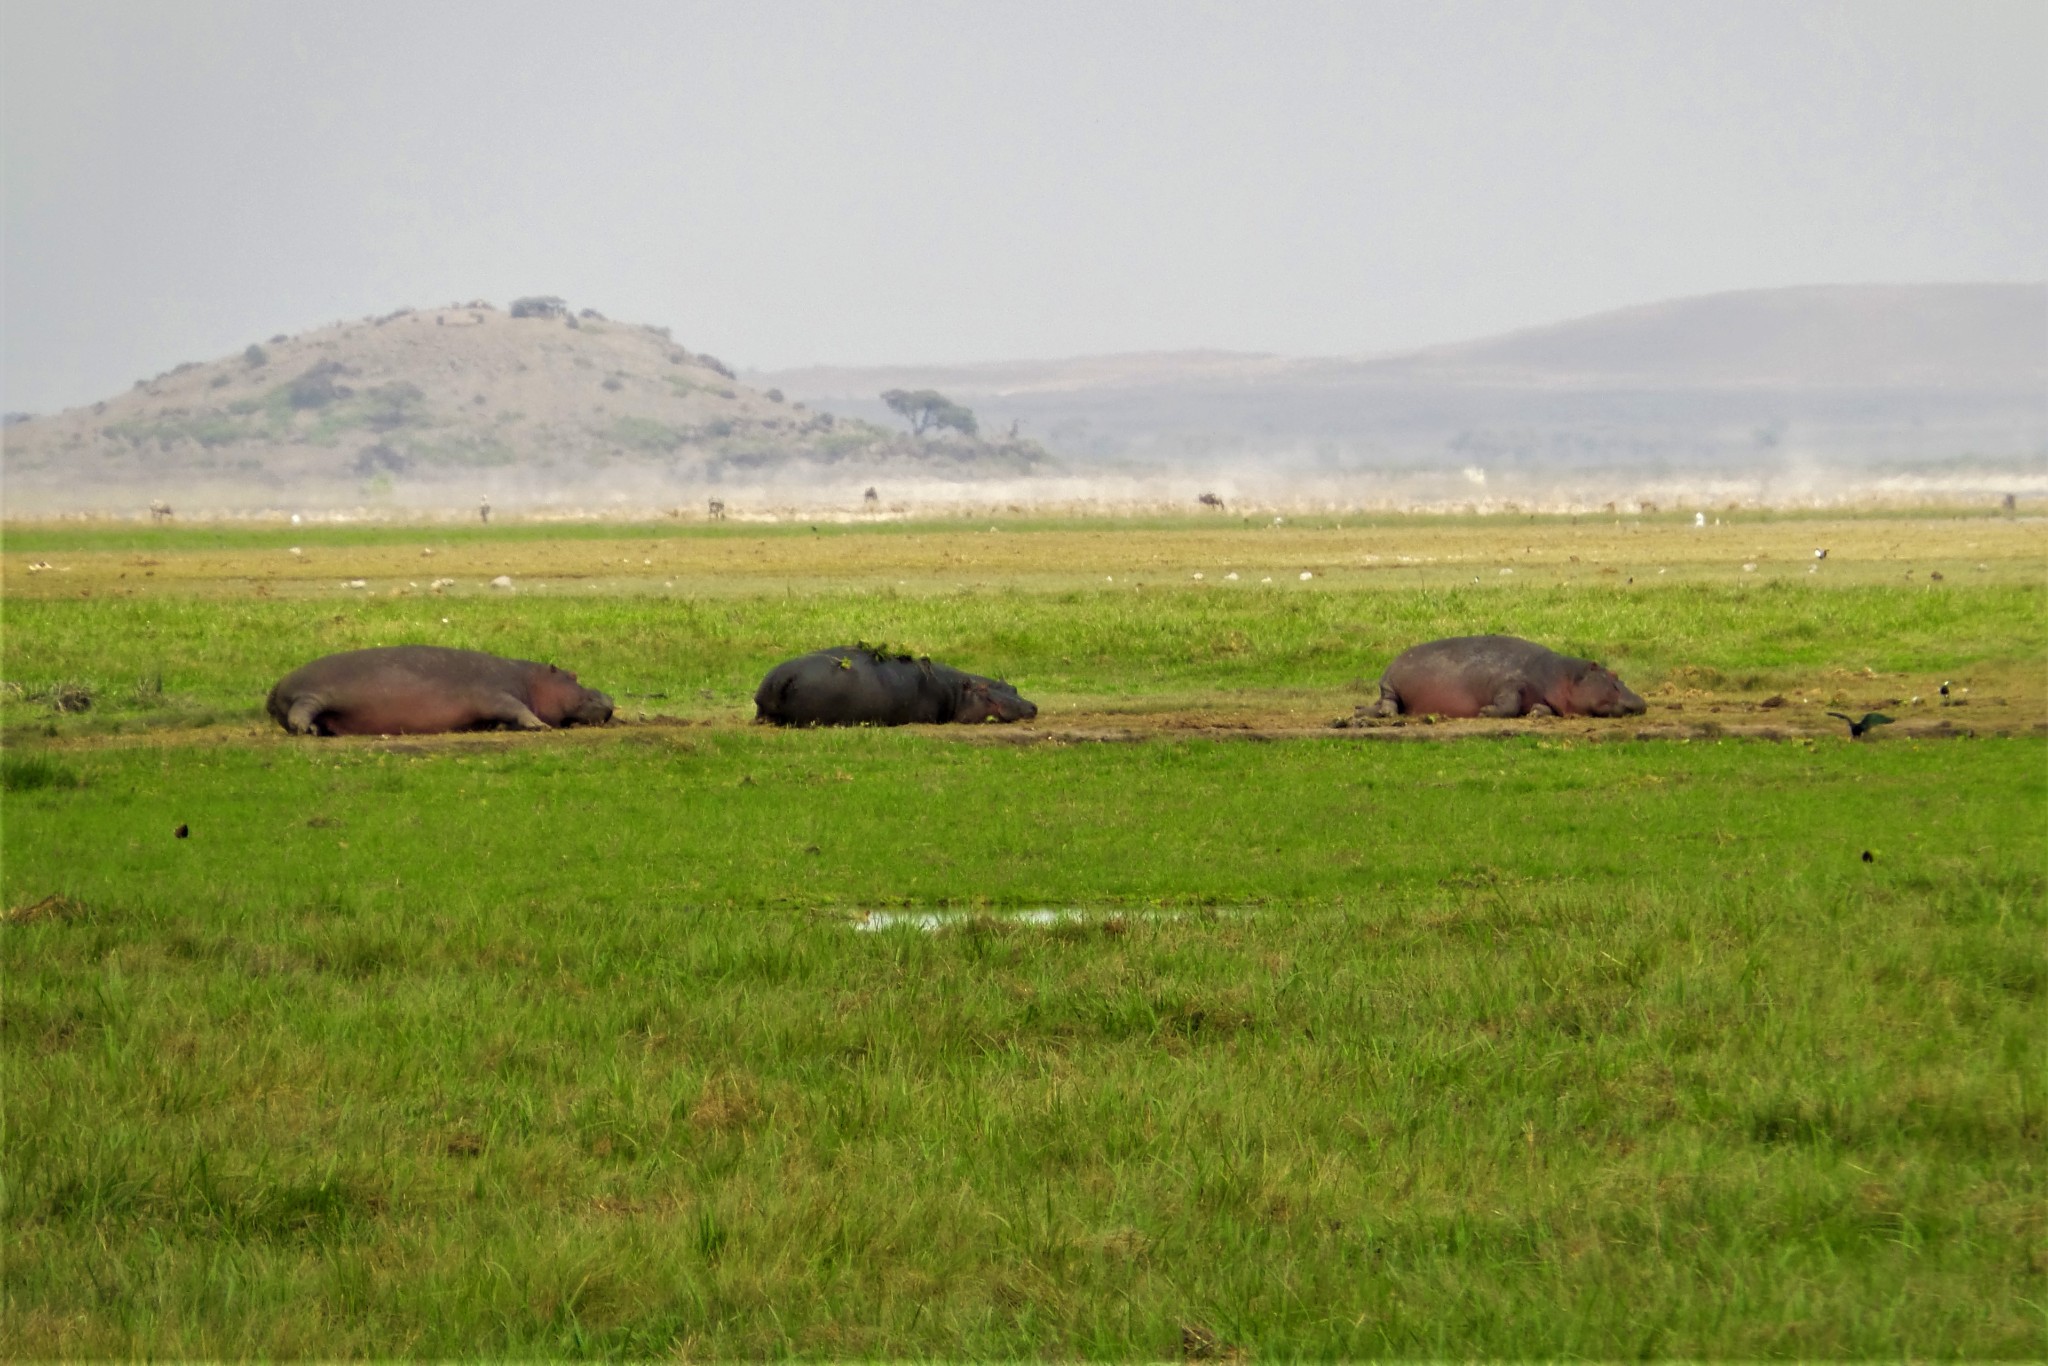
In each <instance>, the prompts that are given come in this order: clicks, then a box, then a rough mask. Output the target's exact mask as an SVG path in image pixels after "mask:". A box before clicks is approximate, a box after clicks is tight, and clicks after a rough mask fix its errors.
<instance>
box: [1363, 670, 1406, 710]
mask: <svg viewBox="0 0 2048 1366" xmlns="http://www.w3.org/2000/svg"><path fill="white" fill-rule="evenodd" d="M1363 710H1364V712H1365V714H1366V715H1367V716H1399V715H1400V714H1401V695H1400V694H1399V693H1397V692H1395V691H1394V689H1393V687H1392V686H1391V685H1389V684H1388V683H1387V682H1386V681H1385V680H1384V679H1382V680H1381V681H1380V700H1379V701H1377V702H1375V703H1373V704H1372V705H1371V706H1370V707H1366V708H1363Z"/></svg>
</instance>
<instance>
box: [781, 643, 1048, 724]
mask: <svg viewBox="0 0 2048 1366" xmlns="http://www.w3.org/2000/svg"><path fill="white" fill-rule="evenodd" d="M1036 715H1038V708H1037V707H1035V706H1033V705H1032V704H1031V703H1029V702H1027V701H1025V700H1024V699H1023V698H1021V697H1019V696H1018V695H1017V690H1016V689H1015V688H1013V687H1011V686H1010V685H1009V684H1008V683H1005V682H1003V681H1002V680H1001V679H998V678H983V677H982V676H981V675H980V674H970V673H963V672H961V671H960V670H959V669H954V668H949V667H947V666H946V665H944V664H935V663H933V662H932V661H931V660H929V659H913V658H911V657H910V656H909V655H888V654H884V653H882V652H881V651H879V650H875V649H871V648H869V647H868V646H866V645H836V646H834V647H833V648H831V649H829V650H818V651H816V652H814V653H812V654H807V655H801V656H799V657H797V658H795V659H786V660H784V661H783V662H782V663H780V664H777V665H776V666H775V667H774V668H773V669H770V670H769V671H768V676H767V677H766V678H764V679H762V680H761V686H760V688H759V689H758V690H757V691H756V692H755V693H754V719H755V720H756V721H772V722H774V723H775V724H776V725H778V726H907V725H913V724H923V725H932V724H943V723H945V722H949V721H953V722H977V721H1029V720H1030V719H1031V718H1032V717H1034V716H1036Z"/></svg>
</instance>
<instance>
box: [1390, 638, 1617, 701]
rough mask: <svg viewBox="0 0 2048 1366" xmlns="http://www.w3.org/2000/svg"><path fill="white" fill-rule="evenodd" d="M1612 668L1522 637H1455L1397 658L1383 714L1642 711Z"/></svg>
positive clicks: (1430, 644)
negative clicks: (1564, 653)
mask: <svg viewBox="0 0 2048 1366" xmlns="http://www.w3.org/2000/svg"><path fill="white" fill-rule="evenodd" d="M1646 706H1647V704H1646V703H1645V702H1644V701H1643V699H1642V698H1640V697H1638V696H1636V695H1635V694H1634V693H1632V692H1630V691H1629V689H1628V685H1627V684H1625V683H1623V682H1622V681H1621V680H1620V679H1619V678H1616V677H1615V676H1614V673H1613V671H1612V670H1610V669H1608V668H1606V667H1604V666H1603V665H1599V664H1595V663H1594V662H1593V661H1592V660H1590V659H1574V658H1572V657H1571V656H1570V655H1561V654H1558V653H1557V652H1556V651H1555V650H1548V649H1545V648H1544V647H1543V646H1541V645H1538V644H1537V643H1536V642H1535V641H1533V640H1523V639H1521V638H1520V637H1518V636H1454V637H1452V638H1451V639H1448V640H1432V641H1430V642H1429V643H1428V644H1427V645H1417V646H1415V647H1413V648H1412V649H1408V650H1404V651H1402V652H1401V653H1400V654H1399V655H1397V656H1395V658H1394V662H1393V663H1391V664H1389V665H1387V671H1386V672H1385V673H1383V674H1381V675H1380V700H1379V701H1378V702H1377V703H1376V704H1375V705H1374V706H1373V708H1372V713H1373V714H1374V715H1376V716H1394V715H1397V714H1399V713H1401V712H1407V713H1409V714H1411V715H1418V714H1428V713H1432V712H1433V713H1435V714H1436V715H1438V716H1641V715H1642V714H1643V712H1644V710H1645V709H1646Z"/></svg>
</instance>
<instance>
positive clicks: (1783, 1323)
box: [0, 728, 2048, 1358]
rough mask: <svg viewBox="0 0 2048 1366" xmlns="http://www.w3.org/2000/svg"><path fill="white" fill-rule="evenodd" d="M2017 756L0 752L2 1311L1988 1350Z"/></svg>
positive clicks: (2020, 1315) (2012, 1067) (674, 747)
mask: <svg viewBox="0 0 2048 1366" xmlns="http://www.w3.org/2000/svg"><path fill="white" fill-rule="evenodd" d="M2044 760H2048V747H2044V744H2043V742H2042V740H2041V739H2040V738H2039V737H2038V736H2028V737H2019V738H2010V739H1980V740H1968V739H1955V740H1946V741H1939V742H1912V741H1907V742H1898V743H1880V744H1851V743H1849V742H1846V741H1838V742H1834V743H1828V744H1817V745H1813V746H1807V745H1795V744H1760V743H1737V742H1732V741H1729V742H1721V743H1691V744H1678V743H1670V744H1637V745H1627V746H1617V745H1601V744H1594V745H1587V744H1577V743H1572V742H1569V741H1559V740H1550V739H1541V738H1532V739H1523V740H1509V741H1471V742H1467V743H1462V744H1452V745H1440V744H1395V745H1371V744H1358V743H1335V742H1327V741H1324V742H1318V741H1291V742H1283V743H1277V744H1251V743H1212V742H1207V741H1196V742H1155V743H1151V744H1143V745H1109V746H1102V745H1082V746H1061V745H1037V746H1027V747H1018V746H1011V745H985V744H962V743H958V742H957V741H953V740H949V739H946V738H943V736H942V735H941V734H934V733H910V732H873V731H853V732H800V733H783V732H769V731H763V730H739V729H726V730H720V729H716V728H705V729H701V730H695V731H693V730H690V729H688V728H682V729H676V728H670V729H652V728H648V729H640V730H634V729H630V728H629V729H624V730H614V731H611V732H599V733H592V734H577V735H565V736H559V737H537V738H533V739H529V738H523V737H476V738H467V739H460V740H457V741H452V742H442V743H439V744H421V743H411V742H390V743H374V742H372V743H348V742H340V743H327V744H306V743H292V742H288V741H285V740H284V739H282V738H278V739H274V740H265V741H264V742H262V743H242V744H227V745H223V744H218V743H213V742H210V741H207V742H201V743H195V744H191V745H184V746H156V745H134V744H130V745H124V746H120V747H99V748H94V747H74V748H70V749H67V750H66V751H65V753H64V757H63V760H62V764H63V767H64V768H65V769H67V770H69V771H70V772H72V773H74V774H75V775H76V777H77V778H78V783H77V784H76V785H68V784H62V783H57V782H47V783H29V784H26V785H24V786H22V787H19V788H17V787H15V786H14V784H13V783H11V782H10V784H9V789H10V790H8V791H7V792H6V794H5V810H4V814H5V828H6V838H7V853H8V857H7V860H6V865H5V868H4V872H0V893H4V905H5V906H6V907H8V908H16V909H19V910H20V911H21V914H20V915H19V916H18V917H14V916H10V920H9V922H8V923H5V924H0V969H4V974H5V981H6V984H7V991H6V997H5V1001H4V1006H0V1011H4V1014H0V1022H4V1031H0V1069H4V1071H0V1086H4V1094H5V1096H6V1100H7V1104H6V1123H7V1130H8V1141H7V1143H6V1145H5V1148H4V1157H0V1164H4V1165H0V1176H4V1187H0V1201H4V1208H0V1219H4V1221H5V1223H6V1226H7V1228H8V1230H9V1237H10V1243H11V1245H10V1252H9V1257H8V1266H7V1280H8V1294H7V1298H6V1302H5V1307H4V1311H0V1312H4V1315H5V1325H4V1327H5V1331H6V1335H7V1339H8V1341H9V1342H11V1343H12V1344H13V1345H14V1350H15V1351H17V1352H21V1353H23V1354H27V1355H39V1356H85V1355H123V1356H137V1355H175V1356H223V1355H238V1356H239V1355H266V1356H286V1355H308V1354H320V1355H404V1356H430V1355H431V1356H455V1355H464V1356H467V1355H479V1354H485V1355H521V1356H526V1355H564V1356H578V1357H583V1356H605V1357H618V1356H629V1355H630V1356H653V1355H673V1354H687V1355H692V1356H712V1357H736V1356H764V1355H769V1354H803V1355H812V1356H832V1357H852V1356H875V1357H882V1356H894V1357H910V1356H948V1357H998V1356H1001V1357H1018V1356H1034V1357H1041V1356H1083V1357H1089V1356H1115V1357H1147V1358H1159V1357H1171V1356H1175V1355H1204V1354H1211V1353H1216V1354H1225V1353H1237V1352H1242V1353H1247V1354H1249V1355H1251V1356H1255V1357H1258V1356H1264V1357H1294V1356H1314V1357H1333V1356H1366V1355H1376V1356H1473V1355H1487V1356H1497V1355H1523V1356H1533V1355H1543V1356H1552V1355H1583V1356H1617V1355H1622V1354H1630V1355H1654V1356H1715V1357H1730V1356H1765V1355H1797V1356H1833V1357H1849V1356H1858V1357H1866V1356H1876V1355H1880V1354H1887V1355H1888V1354H1894V1353H1906V1354H1911V1355H1918V1356H1972V1357H1997V1356H2012V1355H2026V1354H2028V1353H2032V1352H2036V1351H2038V1348H2039V1345H2040V1342H2041V1321H2040V1316H2039V1310H2038V1304H2039V1303H2040V1301H2041V1293H2040V1292H2041V1282H2042V1275H2043V1270H2044V1267H2043V1263H2042V1258H2041V1253H2040V1246H2041V1240H2040V1234H2041V1228H2042V1225H2041V1217H2042V1216H2041V1210H2042V1195H2043V1182H2042V1167H2041V1158H2040V1153H2041V1141H2042V1137H2043V1134H2042V1130H2043V1119H2044V1117H2043V1097H2042V1090H2041V1082H2040V1078H2041V1075H2042V1066H2043V1062H2044V1050H2043V1042H2042V1034H2041V1031H2040V1029H2039V1022H2040V1015H2041V1008H2042V1003H2043V994H2044V988H2048V962H2044V954H2043V930H2044V913H2043V909H2042V908H2043V904H2044V900H2048V855H2044V851H2043V848H2042V844H2041V841H2040V838H2039V834H2040V831H2041V829H2042V823H2043V819H2044V816H2048V793H2044V773H2048V763H2044ZM178 826H189V831H190V837H189V838H187V839H178V838H173V830H174V827H178ZM1866 851H1868V852H1869V855H1870V858H1869V861H1865V858H1864V854H1865V852H1866ZM877 908H883V909H899V910H908V911H912V912H916V913H917V914H913V915H911V916H909V917H907V918H906V920H905V921H904V922H903V923H899V924H898V925H897V926H896V927H894V928H877V929H873V930H872V932H862V927H863V926H864V925H866V926H880V925H884V924H886V923H887V922H886V921H885V920H883V919H881V918H878V917H872V916H869V915H868V913H869V912H871V911H873V910H875V909H877ZM1070 909H1071V910H1072V911H1074V912H1075V913H1074V914H1072V915H1061V914H1054V915H1051V916H1033V917H1027V918H1023V919H1019V918H1015V917H1014V916H1013V914H1012V913H1013V912H1019V911H1035V910H1050V911H1053V912H1062V911H1066V910H1070ZM920 915H931V916H936V917H938V918H936V919H922V920H921V919H920V918H919V916H920ZM926 926H929V927H930V928H925V927H926Z"/></svg>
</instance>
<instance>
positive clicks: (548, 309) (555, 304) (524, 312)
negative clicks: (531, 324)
mask: <svg viewBox="0 0 2048 1366" xmlns="http://www.w3.org/2000/svg"><path fill="white" fill-rule="evenodd" d="M512 316H513V317H515V318H566V317H568V316H569V305H568V304H566V303H564V302H563V301H562V299H561V298H560V297H559V296H558V295H554V294H529V295H527V296H526V297H525V298H523V299H514V300H513V301H512Z"/></svg>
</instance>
